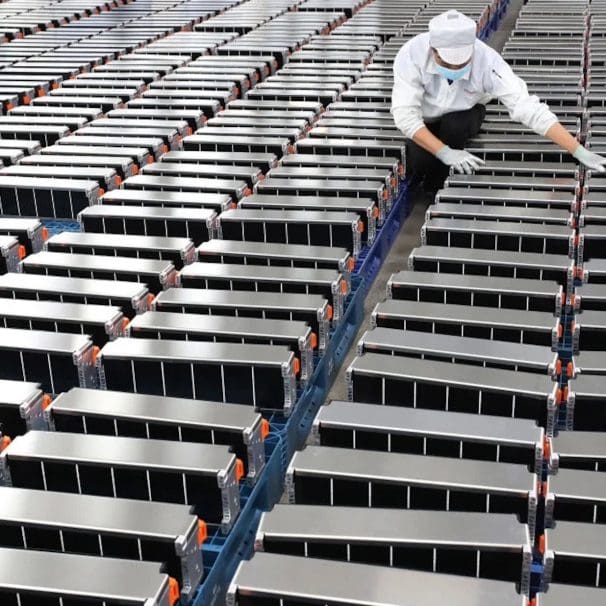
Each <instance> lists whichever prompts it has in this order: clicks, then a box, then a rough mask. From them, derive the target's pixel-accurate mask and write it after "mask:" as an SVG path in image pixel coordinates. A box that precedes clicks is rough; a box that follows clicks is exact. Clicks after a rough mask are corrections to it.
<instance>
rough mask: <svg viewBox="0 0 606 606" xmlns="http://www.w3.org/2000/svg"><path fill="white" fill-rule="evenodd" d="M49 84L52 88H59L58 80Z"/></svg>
mask: <svg viewBox="0 0 606 606" xmlns="http://www.w3.org/2000/svg"><path fill="white" fill-rule="evenodd" d="M51 86H52V87H53V90H56V89H58V88H59V83H58V82H53V83H52V84H51Z"/></svg>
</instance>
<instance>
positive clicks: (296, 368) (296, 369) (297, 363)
mask: <svg viewBox="0 0 606 606" xmlns="http://www.w3.org/2000/svg"><path fill="white" fill-rule="evenodd" d="M292 371H293V373H294V374H295V376H296V375H298V374H299V373H300V372H301V360H299V358H297V357H295V358H293V362H292Z"/></svg>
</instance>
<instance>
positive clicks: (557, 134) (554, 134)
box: [545, 122, 606, 173]
mask: <svg viewBox="0 0 606 606" xmlns="http://www.w3.org/2000/svg"><path fill="white" fill-rule="evenodd" d="M545 137H547V138H548V139H549V140H550V141H553V142H554V143H555V144H556V145H559V146H560V147H561V148H562V149H565V150H566V151H567V152H568V153H569V154H572V155H573V156H574V157H575V158H576V159H577V160H578V161H579V162H580V163H581V164H583V166H585V167H587V168H588V169H590V170H595V171H597V172H600V173H603V172H604V171H605V170H606V169H605V168H604V166H605V165H606V158H604V157H603V156H600V155H599V154H596V153H594V152H592V151H589V150H588V149H586V148H585V147H583V145H581V144H580V143H579V142H578V141H577V140H576V139H575V138H574V137H573V136H572V135H571V134H570V133H569V132H568V131H567V130H566V129H565V128H564V127H563V126H562V125H561V124H560V123H559V122H557V123H556V124H554V125H553V126H552V127H550V128H549V130H548V131H547V132H546V133H545Z"/></svg>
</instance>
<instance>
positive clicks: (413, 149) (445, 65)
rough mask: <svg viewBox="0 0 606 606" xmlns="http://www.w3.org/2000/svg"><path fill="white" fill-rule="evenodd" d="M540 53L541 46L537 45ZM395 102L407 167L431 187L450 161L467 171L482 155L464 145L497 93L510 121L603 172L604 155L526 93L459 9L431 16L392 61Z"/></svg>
mask: <svg viewBox="0 0 606 606" xmlns="http://www.w3.org/2000/svg"><path fill="white" fill-rule="evenodd" d="M536 52H537V53H540V52H541V51H540V47H537V50H536ZM393 71H394V86H393V94H392V108H391V113H392V114H393V117H394V121H395V123H396V126H397V127H398V128H399V129H400V130H401V131H402V133H404V136H405V137H406V138H407V144H406V153H407V173H408V175H409V176H411V177H412V178H413V181H416V182H418V183H420V182H421V180H423V188H424V190H425V191H426V192H428V193H434V192H435V191H437V190H438V189H440V188H441V187H442V186H443V184H444V180H445V179H446V177H447V176H448V173H449V171H450V168H451V167H452V168H453V169H454V170H455V171H457V172H460V173H467V174H471V173H472V172H473V171H474V169H477V168H479V167H480V166H481V165H482V164H484V161H483V160H482V159H480V158H478V157H476V156H474V155H472V154H470V153H468V152H466V151H464V150H463V147H464V146H465V145H466V143H467V142H468V141H469V139H471V138H472V137H474V136H476V135H477V134H478V133H479V132H480V128H481V126H482V122H483V120H484V117H485V115H486V103H488V102H489V101H490V100H491V99H493V98H496V99H498V100H499V101H500V102H501V103H503V105H505V107H506V108H507V109H508V111H509V115H510V116H511V119H512V120H515V121H516V122H520V123H522V124H523V125H524V126H526V127H528V128H529V129H532V130H533V131H534V132H536V133H538V134H540V135H542V136H544V137H546V138H547V139H550V140H551V141H553V142H554V143H556V144H557V145H559V146H560V147H561V148H563V149H565V150H566V151H567V152H569V153H571V154H572V155H573V156H574V157H575V158H576V159H577V160H578V161H579V162H580V163H581V164H583V165H584V166H586V167H587V168H588V169H591V170H593V171H599V172H603V171H604V165H605V164H606V158H604V157H602V156H599V155H598V154H595V153H593V152H591V151H589V150H588V149H586V148H585V147H583V146H582V145H580V144H579V142H578V141H577V140H576V139H575V138H574V137H573V136H572V135H571V134H570V133H569V132H568V131H567V130H566V129H565V128H564V127H563V126H562V125H561V124H560V122H559V121H558V119H557V118H556V116H555V115H554V114H553V113H552V112H551V111H550V110H549V107H548V106H547V105H546V104H544V103H541V102H540V100H539V99H538V98H537V97H536V96H534V95H529V94H528V89H527V87H526V83H525V82H524V81H523V80H522V79H521V78H519V77H518V76H516V75H515V74H514V73H513V71H512V69H511V67H509V65H508V64H507V63H506V62H505V61H504V59H503V58H502V57H501V55H499V53H497V52H496V51H494V50H493V49H491V48H490V47H489V46H487V45H486V44H484V43H483V42H482V41H480V40H478V39H477V38H476V24H475V22H474V21H473V20H472V19H470V18H469V17H466V16H465V15H463V14H462V13H460V12H459V11H456V10H449V11H447V12H445V13H442V14H441V15H438V16H436V17H434V18H433V19H432V20H431V21H430V22H429V31H428V32H426V33H423V34H419V35H418V36H415V37H414V38H412V39H411V40H409V41H408V42H407V43H406V44H404V46H403V47H402V48H401V49H400V51H399V52H398V54H397V56H396V59H395V61H394V67H393Z"/></svg>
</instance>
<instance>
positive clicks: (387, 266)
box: [327, 0, 524, 401]
mask: <svg viewBox="0 0 606 606" xmlns="http://www.w3.org/2000/svg"><path fill="white" fill-rule="evenodd" d="M523 5H524V1H523V0H511V2H510V4H509V7H508V9H507V13H506V15H505V18H504V19H503V21H502V22H501V24H500V26H499V29H498V31H497V32H495V33H494V34H493V35H492V36H491V38H490V40H489V41H488V44H489V45H490V46H491V47H493V48H494V49H496V50H498V51H501V50H502V49H503V46H504V45H505V42H506V41H507V39H508V38H509V35H510V33H511V30H512V29H513V27H514V25H515V22H516V19H517V16H518V13H519V12H520V9H521V8H522V6H523ZM430 203H431V199H430V198H429V197H428V196H427V195H426V194H424V193H423V192H422V191H421V192H416V193H415V194H414V195H413V196H412V199H411V200H410V204H411V207H412V210H411V213H410V215H409V217H408V219H407V220H406V222H405V223H404V225H403V226H402V229H401V231H400V233H399V234H398V237H397V239H396V241H395V242H394V244H393V246H392V248H391V250H390V252H389V254H388V256H387V258H386V259H385V262H384V263H383V266H382V267H381V270H380V271H379V274H378V275H377V277H376V279H375V281H374V283H373V285H372V287H371V289H370V291H369V293H368V295H367V297H366V302H365V304H364V321H363V322H362V326H361V327H360V330H359V332H358V334H357V336H356V338H355V340H354V344H353V346H352V347H351V349H350V350H349V352H348V353H347V356H346V357H345V361H344V363H343V367H342V368H341V369H340V371H339V373H338V375H337V377H336V379H335V382H334V384H333V386H332V389H331V390H330V392H329V393H328V397H327V401H330V400H346V399H347V386H346V384H345V371H346V369H347V367H348V366H349V365H350V363H351V362H352V360H353V359H354V358H355V356H356V345H357V342H358V340H359V338H360V337H361V336H362V335H363V334H364V332H365V331H367V330H368V329H369V319H370V312H371V311H372V310H373V308H374V307H375V305H376V304H377V303H379V302H380V301H383V300H384V299H385V288H386V285H387V280H388V279H389V277H390V276H391V274H393V273H395V272H397V271H400V270H402V269H405V268H406V259H407V258H408V255H409V254H410V251H411V250H412V249H413V248H414V247H415V246H418V245H419V233H420V230H421V226H422V225H423V222H424V220H425V209H426V208H427V206H428V205H429V204H430Z"/></svg>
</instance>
